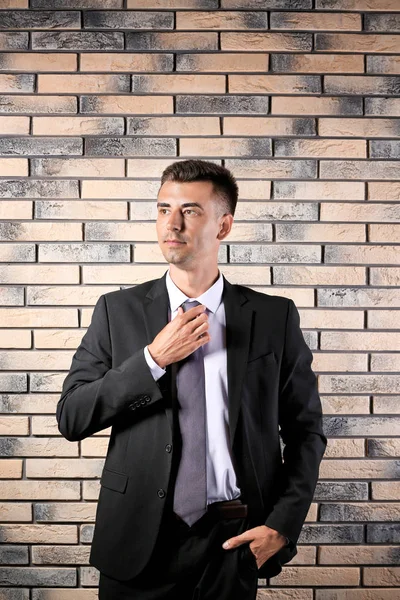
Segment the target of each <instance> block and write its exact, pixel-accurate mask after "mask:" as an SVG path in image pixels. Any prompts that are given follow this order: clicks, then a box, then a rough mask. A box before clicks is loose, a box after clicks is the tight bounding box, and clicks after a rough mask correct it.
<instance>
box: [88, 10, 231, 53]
mask: <svg viewBox="0 0 400 600" xmlns="http://www.w3.org/2000/svg"><path fill="white" fill-rule="evenodd" d="M158 14H160V13H158ZM93 35H97V34H93ZM121 35H123V34H121ZM221 35H223V34H221ZM125 39H126V49H127V50H151V51H154V50H176V48H179V49H180V50H192V49H196V50H218V33H216V32H215V33H214V32H213V31H210V32H203V31H196V32H187V31H185V32H175V31H174V32H165V33H164V32H163V33H153V32H148V33H147V32H146V33H142V32H139V33H136V32H132V31H129V32H127V33H126V34H125ZM122 47H123V46H122ZM87 49H89V48H87ZM118 49H120V48H118Z"/></svg>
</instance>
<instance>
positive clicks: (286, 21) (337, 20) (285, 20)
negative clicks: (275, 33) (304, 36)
mask: <svg viewBox="0 0 400 600" xmlns="http://www.w3.org/2000/svg"><path fill="white" fill-rule="evenodd" d="M270 20H271V23H270V28H271V29H288V30H290V31H296V30H297V29H301V30H302V31H304V30H313V31H315V30H318V29H322V30H325V31H329V30H332V31H360V30H361V15H357V14H348V13H347V14H346V13H342V14H340V13H317V12H300V13H296V12H273V13H271V19H270Z"/></svg>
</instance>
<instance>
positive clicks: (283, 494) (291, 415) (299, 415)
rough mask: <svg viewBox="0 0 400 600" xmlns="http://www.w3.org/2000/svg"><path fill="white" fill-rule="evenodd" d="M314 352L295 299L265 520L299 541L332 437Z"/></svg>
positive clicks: (284, 358) (289, 318) (290, 314)
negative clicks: (276, 470)
mask: <svg viewBox="0 0 400 600" xmlns="http://www.w3.org/2000/svg"><path fill="white" fill-rule="evenodd" d="M312 361H313V355H312V352H311V350H310V349H309V347H308V345H307V343H306V342H305V340H304V337H303V334H302V331H301V329H300V315H299V312H298V310H297V308H296V305H295V303H294V302H293V300H291V299H289V304H288V314H287V323H286V332H285V343H284V349H283V356H282V366H281V375H280V382H279V425H280V428H281V431H280V435H281V437H282V440H283V443H284V448H283V464H282V469H281V477H280V479H279V481H277V485H278V486H279V495H278V500H277V502H276V503H275V505H274V507H273V509H272V511H271V513H270V514H269V515H268V518H267V520H266V522H265V524H266V525H267V526H269V527H272V528H273V529H276V530H277V531H279V532H280V533H282V534H283V535H285V536H287V537H288V538H289V540H290V541H291V542H292V544H293V545H294V544H296V543H297V539H298V537H299V535H300V532H301V528H302V526H303V523H304V521H305V518H306V516H307V512H308V510H309V508H310V505H311V502H312V499H313V496H314V491H315V487H316V484H317V480H318V475H319V465H320V462H321V459H322V457H323V454H324V452H325V448H326V445H327V438H326V437H325V435H324V433H323V425H322V407H321V400H320V397H319V394H318V391H317V378H316V376H315V374H314V372H313V370H312V368H311V363H312Z"/></svg>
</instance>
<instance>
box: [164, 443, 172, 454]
mask: <svg viewBox="0 0 400 600" xmlns="http://www.w3.org/2000/svg"><path fill="white" fill-rule="evenodd" d="M171 450H172V446H171V444H167V445H166V446H165V451H166V452H171Z"/></svg>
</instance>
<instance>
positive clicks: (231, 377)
mask: <svg viewBox="0 0 400 600" xmlns="http://www.w3.org/2000/svg"><path fill="white" fill-rule="evenodd" d="M166 276H167V272H165V274H164V275H163V276H162V277H161V278H160V279H157V280H156V281H155V283H154V284H153V285H152V287H151V288H150V290H149V291H148V293H147V295H146V297H145V300H144V303H143V311H144V320H145V326H146V332H147V339H148V340H149V341H148V343H151V342H152V341H153V340H154V338H155V337H156V335H157V334H158V333H159V332H160V331H161V329H163V327H165V325H167V323H168V307H169V301H168V292H167V286H166ZM223 280H224V289H223V296H222V298H223V301H224V306H225V319H226V344H227V373H228V401H229V407H228V412H229V431H230V446H231V450H232V451H233V442H234V438H235V432H236V427H237V422H238V417H239V412H240V400H241V389H242V383H243V377H244V373H245V369H246V363H247V358H248V354H249V345H250V333H251V323H252V315H253V310H252V309H251V307H250V305H249V302H248V300H247V297H246V296H245V295H244V294H243V292H242V291H241V290H240V288H238V287H236V286H233V285H232V284H231V283H229V281H227V279H226V278H225V277H224V276H223ZM168 371H169V374H170V375H171V381H170V383H171V388H170V390H171V394H172V396H173V395H174V393H175V374H176V364H175V363H174V364H173V365H169V366H168V367H167V372H168ZM165 411H166V414H167V417H168V420H169V423H170V425H171V430H172V429H173V415H172V408H171V407H169V406H166V407H165Z"/></svg>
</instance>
